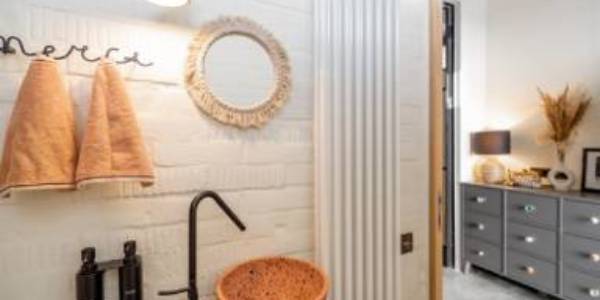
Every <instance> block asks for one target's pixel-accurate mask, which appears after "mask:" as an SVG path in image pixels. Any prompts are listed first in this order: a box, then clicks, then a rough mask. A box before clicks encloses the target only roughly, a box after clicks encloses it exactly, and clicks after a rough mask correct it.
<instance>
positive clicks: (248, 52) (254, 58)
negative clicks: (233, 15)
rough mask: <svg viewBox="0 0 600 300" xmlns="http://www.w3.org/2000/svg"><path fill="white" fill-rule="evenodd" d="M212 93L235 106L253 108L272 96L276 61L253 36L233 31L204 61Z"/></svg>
mask: <svg viewBox="0 0 600 300" xmlns="http://www.w3.org/2000/svg"><path fill="white" fill-rule="evenodd" d="M204 67H205V70H206V81H207V83H208V86H209V87H210V90H211V92H212V93H213V94H214V95H215V96H217V97H219V98H220V99H222V101H224V102H225V103H226V104H228V105H231V106H233V107H235V108H251V107H255V106H257V105H260V104H262V103H263V102H264V101H267V100H268V99H269V96H270V93H271V90H272V89H273V87H274V85H275V73H274V70H273V63H272V62H271V60H270V58H269V55H268V53H267V52H266V51H265V49H264V48H263V47H262V46H261V45H260V44H259V43H258V42H256V41H254V40H253V39H251V38H249V37H246V36H244V35H239V34H233V35H227V36H224V37H222V38H220V39H218V40H217V41H216V42H215V43H214V44H212V45H211V46H210V48H209V49H208V53H207V54H206V58H205V60H204Z"/></svg>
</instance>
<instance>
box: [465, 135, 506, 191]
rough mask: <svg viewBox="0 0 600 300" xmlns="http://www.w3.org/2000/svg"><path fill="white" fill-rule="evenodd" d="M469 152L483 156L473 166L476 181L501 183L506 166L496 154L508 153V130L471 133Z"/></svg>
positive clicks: (504, 177) (504, 176) (503, 179)
mask: <svg viewBox="0 0 600 300" xmlns="http://www.w3.org/2000/svg"><path fill="white" fill-rule="evenodd" d="M471 153H473V154H477V155H482V156H483V157H482V159H481V160H480V162H478V163H477V165H476V166H475V177H476V179H477V181H480V182H483V183H489V184H499V183H503V182H504V181H505V179H506V167H504V165H503V164H502V163H501V162H500V160H498V158H497V157H496V156H497V155H503V154H510V131H508V130H496V131H480V132H475V133H472V134H471Z"/></svg>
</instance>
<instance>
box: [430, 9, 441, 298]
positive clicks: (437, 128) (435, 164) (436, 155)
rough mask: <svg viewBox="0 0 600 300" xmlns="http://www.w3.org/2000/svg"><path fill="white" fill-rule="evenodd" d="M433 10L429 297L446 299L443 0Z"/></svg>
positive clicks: (431, 33) (431, 20)
mask: <svg viewBox="0 0 600 300" xmlns="http://www.w3.org/2000/svg"><path fill="white" fill-rule="evenodd" d="M429 5H430V12H429V93H430V94H429V118H430V120H429V126H430V128H429V131H430V136H429V145H430V149H429V299H430V300H442V298H443V295H442V288H443V286H442V285H443V280H442V278H443V268H442V265H443V242H444V235H443V232H444V228H443V224H444V220H443V214H442V212H443V201H442V199H443V191H444V175H443V171H442V167H443V163H444V162H443V158H444V147H443V134H444V122H443V120H444V118H443V114H444V110H443V106H442V105H441V103H442V101H443V73H442V47H443V44H442V35H443V25H442V5H443V3H442V0H430V1H429Z"/></svg>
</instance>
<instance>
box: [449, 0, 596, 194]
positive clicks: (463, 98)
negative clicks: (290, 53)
mask: <svg viewBox="0 0 600 300" xmlns="http://www.w3.org/2000/svg"><path fill="white" fill-rule="evenodd" d="M486 2H487V6H481V5H482V4H481V2H480V1H477V0H462V1H461V4H462V5H461V6H462V20H461V22H462V24H461V26H462V30H461V35H462V36H461V49H460V51H461V68H462V69H461V76H462V77H461V78H460V80H461V95H460V102H461V120H462V121H461V122H462V124H461V126H462V128H461V136H462V138H461V146H463V147H467V148H466V149H464V148H463V149H462V151H461V152H462V153H463V156H462V157H461V158H462V159H463V161H462V165H461V172H462V176H461V178H462V179H463V180H469V179H470V178H471V177H470V175H471V165H470V164H472V162H473V161H474V160H475V159H476V158H475V157H473V156H471V155H470V154H469V152H468V145H469V137H468V134H469V133H470V132H472V131H475V130H480V129H509V130H511V132H512V137H513V148H512V150H513V153H512V154H511V155H510V156H509V157H504V158H503V160H504V161H505V162H506V163H507V165H508V166H509V167H512V168H523V167H529V166H542V167H551V166H552V165H553V164H554V163H555V152H554V148H553V146H552V145H551V144H548V143H542V142H541V141H540V138H539V137H540V135H541V133H542V132H543V130H544V128H545V126H546V121H545V119H544V117H543V115H542V112H541V107H540V99H539V96H538V94H537V87H541V88H543V89H544V90H545V91H549V92H560V91H561V90H562V89H563V88H564V86H565V85H566V84H567V83H570V84H575V85H577V84H581V85H583V86H584V87H586V88H588V89H589V90H590V92H591V94H592V96H594V97H595V98H598V97H600V68H599V66H600V29H598V26H597V20H598V18H600V3H599V2H598V1H595V0H575V1H572V0H527V1H522V0H487V1H486ZM473 5H480V7H479V8H478V10H477V11H473V10H471V7H473ZM470 20H477V22H471V21H470ZM482 36H484V39H483V40H482V39H481V37H482ZM473 41H479V45H477V46H474V43H473ZM469 45H470V46H469ZM472 66H477V69H478V70H479V72H477V73H475V72H472V71H469V70H470V69H472ZM481 71H483V72H481ZM465 73H466V74H469V73H470V74H476V75H477V76H476V77H473V76H468V77H466V78H465V76H464V74H465ZM481 84H482V85H483V86H484V88H483V93H481V89H480V88H478V87H477V86H479V85H481ZM474 89H475V90H477V91H478V93H477V94H476V96H475V97H474V96H473V95H468V94H465V90H471V91H472V90H474ZM467 110H468V112H467ZM599 116H600V105H599V104H594V105H593V106H592V109H591V111H590V112H589V115H587V117H586V119H585V121H584V123H583V126H582V127H581V128H580V130H579V134H578V135H577V136H576V137H575V139H574V143H573V145H572V147H571V149H570V152H569V154H568V156H567V165H568V166H569V167H570V168H571V170H573V171H574V172H575V173H576V174H577V177H579V176H580V173H581V155H582V153H581V149H582V148H583V147H594V146H596V147H597V146H600V140H598V138H597V136H598V133H600V127H599V126H598V125H597V124H598V123H597V120H598V117H599ZM465 124H477V126H468V125H466V126H465ZM576 186H578V184H577V185H576Z"/></svg>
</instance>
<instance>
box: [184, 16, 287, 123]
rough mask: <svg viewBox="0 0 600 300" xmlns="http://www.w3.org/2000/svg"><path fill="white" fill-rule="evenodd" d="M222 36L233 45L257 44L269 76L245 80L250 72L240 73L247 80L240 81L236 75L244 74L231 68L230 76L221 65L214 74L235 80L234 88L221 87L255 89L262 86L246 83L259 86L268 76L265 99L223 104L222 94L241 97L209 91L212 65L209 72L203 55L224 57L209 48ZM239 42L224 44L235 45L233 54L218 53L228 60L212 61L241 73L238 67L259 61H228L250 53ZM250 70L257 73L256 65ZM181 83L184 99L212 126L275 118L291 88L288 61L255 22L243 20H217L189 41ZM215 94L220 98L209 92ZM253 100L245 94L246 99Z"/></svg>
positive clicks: (204, 27) (238, 92) (228, 100)
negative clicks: (231, 39)
mask: <svg viewBox="0 0 600 300" xmlns="http://www.w3.org/2000/svg"><path fill="white" fill-rule="evenodd" d="M227 37H235V38H236V39H238V40H239V38H240V37H242V38H243V39H244V40H247V41H246V42H248V40H249V41H250V42H255V43H257V44H258V45H259V46H260V48H262V49H263V50H264V51H265V52H266V54H267V56H268V58H269V59H270V62H271V63H272V72H268V73H270V75H272V76H270V77H267V76H251V75H253V74H252V72H251V71H248V70H246V74H245V75H246V77H248V78H247V79H245V78H246V77H241V80H240V78H239V77H240V76H241V75H240V74H244V72H241V71H239V70H235V68H232V69H231V71H226V70H227V69H226V68H227V67H226V66H223V68H224V70H220V73H221V75H223V74H228V73H231V76H229V77H230V78H232V80H235V79H237V80H238V82H236V83H235V85H232V84H231V83H230V84H229V86H227V85H225V86H226V88H236V89H243V88H244V87H245V86H246V85H247V86H249V88H253V87H256V86H257V85H259V86H264V84H260V82H259V83H252V82H251V81H252V80H263V81H264V78H271V77H274V85H272V87H271V88H270V91H269V92H268V93H267V94H268V96H267V97H266V98H264V99H259V98H257V99H232V97H230V98H229V99H227V98H226V97H223V96H222V95H223V94H226V95H230V96H231V95H237V97H240V95H241V96H243V95H244V94H247V93H244V92H240V91H232V93H227V90H224V88H223V86H218V87H216V86H213V87H211V85H210V83H214V81H215V80H209V73H210V72H211V69H212V70H215V68H216V67H215V63H214V62H211V63H210V66H211V67H210V68H208V66H209V64H208V63H207V57H208V54H209V52H210V51H213V48H215V50H219V51H223V52H224V50H223V48H222V47H213V46H214V45H215V44H216V43H217V42H220V41H221V40H222V39H225V38H227ZM240 42H243V41H239V42H238V41H235V42H232V43H230V45H236V43H238V44H237V45H238V46H239V47H234V48H235V49H232V51H227V53H230V54H220V55H221V56H223V55H231V56H232V59H231V60H227V59H223V58H221V59H217V60H216V62H227V61H229V62H231V63H233V64H234V67H238V66H240V68H242V67H243V66H244V65H247V66H250V67H251V66H252V64H251V63H256V61H260V57H256V58H244V59H242V60H240V58H237V57H233V56H236V55H239V54H240V53H241V52H243V50H248V49H250V48H252V47H245V46H241V45H242V44H239V43H240ZM250 46H251V45H250ZM248 53H252V52H248V51H246V54H248ZM212 55H213V54H211V56H212ZM236 59H237V61H236ZM244 62H250V64H245V63H244ZM217 67H219V66H218V65H217ZM255 69H257V68H256V66H254V67H253V69H252V70H255ZM220 77H221V79H225V78H227V77H228V76H220ZM259 77H260V78H259ZM246 80H247V81H246ZM185 84H186V87H187V90H188V93H189V95H190V97H191V98H192V99H193V100H194V101H195V103H196V105H197V106H198V107H199V108H200V109H201V110H202V111H204V112H205V113H206V114H208V115H209V116H211V117H212V118H214V119H216V120H217V121H219V122H221V123H224V124H228V125H234V126H237V127H241V128H249V127H260V126H263V125H264V124H266V123H267V122H268V121H269V120H271V119H272V118H273V116H274V115H275V113H276V112H277V111H279V109H280V108H281V107H282V106H283V104H284V103H285V102H286V101H287V100H288V98H289V96H290V92H291V84H292V83H291V69H290V63H289V58H288V56H287V53H286V52H285V50H284V49H283V47H282V46H281V44H280V43H279V42H278V41H277V40H276V39H275V38H274V37H273V35H271V34H270V33H269V32H268V31H266V30H265V29H264V28H263V27H261V26H260V25H258V24H257V23H255V22H253V21H251V20H249V19H247V18H243V17H225V18H220V19H218V20H216V21H213V22H210V23H208V24H206V25H205V26H203V27H202V28H201V29H200V31H199V32H198V33H197V34H196V36H195V37H194V40H193V41H192V44H191V46H190V52H189V55H188V59H187V64H186V72H185ZM215 90H220V94H217V93H215ZM259 94H260V93H259ZM253 96H254V95H250V96H249V97H253Z"/></svg>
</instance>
